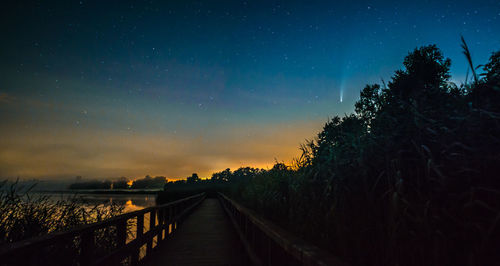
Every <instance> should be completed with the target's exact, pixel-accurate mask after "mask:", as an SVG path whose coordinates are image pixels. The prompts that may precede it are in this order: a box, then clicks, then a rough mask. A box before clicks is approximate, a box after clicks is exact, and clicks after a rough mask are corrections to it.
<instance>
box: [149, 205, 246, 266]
mask: <svg viewBox="0 0 500 266" xmlns="http://www.w3.org/2000/svg"><path fill="white" fill-rule="evenodd" d="M247 261H248V259H247V258H246V256H245V253H244V250H243V247H242V244H241V242H240V240H239V238H238V235H237V233H236V231H235V229H234V227H233V225H232V224H231V221H230V220H229V218H228V217H227V215H226V214H225V213H224V210H223V209H222V207H221V205H220V203H219V200H217V199H213V198H207V199H205V200H204V201H203V202H202V203H201V204H200V206H199V207H198V208H196V210H194V212H193V213H192V214H191V215H189V216H188V217H187V218H186V220H185V221H184V222H183V223H182V224H181V225H180V226H179V229H178V230H177V231H176V232H175V233H174V234H173V235H172V237H171V238H170V239H168V240H167V241H166V242H165V244H164V245H163V246H161V247H159V248H158V250H156V251H155V253H154V254H152V257H151V258H149V259H147V260H146V261H144V262H145V265H158V266H160V265H193V266H195V265H214V266H215V265H221V266H222V265H245V264H247V263H246V262H247Z"/></svg>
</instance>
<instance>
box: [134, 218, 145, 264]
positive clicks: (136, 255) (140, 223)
mask: <svg viewBox="0 0 500 266" xmlns="http://www.w3.org/2000/svg"><path fill="white" fill-rule="evenodd" d="M143 232H144V214H139V215H137V228H136V236H135V239H136V241H137V242H138V243H139V244H138V247H137V250H134V252H133V253H132V265H138V264H139V258H140V256H141V247H142V243H141V242H142V241H141V240H142V234H143Z"/></svg>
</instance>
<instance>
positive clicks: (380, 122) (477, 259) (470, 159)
mask: <svg viewBox="0 0 500 266" xmlns="http://www.w3.org/2000/svg"><path fill="white" fill-rule="evenodd" d="M463 47H464V53H465V55H466V56H467V59H468V60H469V62H470V67H471V70H472V73H473V76H474V83H473V84H464V85H460V86H457V85H455V84H452V83H450V82H449V79H450V75H449V67H450V64H451V63H450V61H449V59H446V58H444V57H443V56H442V54H441V51H440V50H439V49H438V48H437V47H435V46H426V47H421V48H418V49H415V50H414V51H413V52H411V53H409V55H408V56H407V57H406V58H405V60H404V63H403V65H404V68H403V69H402V70H398V71H396V72H395V74H394V76H393V78H392V80H391V81H390V82H389V83H388V85H387V86H383V87H381V86H380V85H378V84H374V85H367V86H366V87H365V88H364V89H363V90H362V92H361V97H360V100H359V101H358V102H357V103H356V106H355V110H356V113H354V114H352V115H346V116H345V117H334V118H333V119H331V120H330V121H328V122H327V123H326V124H325V126H324V128H323V130H322V131H321V132H320V133H318V136H317V138H316V139H315V140H313V141H311V142H309V143H307V144H306V145H304V146H303V148H302V150H303V155H302V156H301V157H300V158H299V159H297V160H296V161H295V162H294V165H292V166H285V165H283V164H277V165H276V166H275V167H274V168H273V169H271V170H268V171H262V172H259V173H257V174H256V175H255V176H252V177H251V178H250V180H249V181H248V182H246V183H245V186H244V188H243V189H242V190H241V191H240V192H239V193H235V194H234V196H235V197H239V199H240V200H241V201H242V202H244V203H245V204H247V205H249V206H250V207H252V208H254V209H256V210H258V211H259V212H260V213H262V214H263V215H265V216H267V217H269V218H271V219H272V220H274V221H276V222H277V223H279V224H281V225H282V226H284V227H286V228H288V229H290V230H292V231H294V232H296V233H298V234H300V235H301V236H302V237H304V238H306V239H309V240H310V241H312V242H314V243H316V244H318V245H321V246H323V247H324V248H327V249H329V250H330V251H331V252H333V253H334V254H337V255H338V256H340V257H341V258H342V259H344V260H345V261H347V262H350V263H352V264H353V265H477V266H479V265H498V261H500V253H498V247H500V179H499V176H500V52H497V53H494V54H492V57H491V58H490V61H489V62H488V63H487V64H485V65H484V66H483V69H482V70H483V73H482V74H481V75H478V74H477V73H476V70H477V69H474V66H473V64H472V58H471V56H470V52H469V50H468V48H467V46H466V44H465V42H464V43H463Z"/></svg>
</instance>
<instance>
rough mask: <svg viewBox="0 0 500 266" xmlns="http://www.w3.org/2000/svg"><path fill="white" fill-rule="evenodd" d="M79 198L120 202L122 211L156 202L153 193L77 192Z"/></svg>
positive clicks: (60, 196)
mask: <svg viewBox="0 0 500 266" xmlns="http://www.w3.org/2000/svg"><path fill="white" fill-rule="evenodd" d="M40 195H47V196H50V198H51V199H53V200H60V199H67V198H71V197H74V196H75V195H74V194H66V193H64V194H61V193H60V194H57V193H43V194H40ZM77 197H78V198H81V199H82V200H84V201H85V202H87V203H89V204H90V205H95V204H110V203H114V204H120V205H122V206H123V207H124V212H131V211H137V210H140V209H144V208H146V207H150V206H154V205H155V204H156V202H155V199H156V195H155V194H86V193H78V194H77Z"/></svg>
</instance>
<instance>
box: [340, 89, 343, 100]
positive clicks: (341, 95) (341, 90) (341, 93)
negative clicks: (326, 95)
mask: <svg viewBox="0 0 500 266" xmlns="http://www.w3.org/2000/svg"><path fill="white" fill-rule="evenodd" d="M343 100H344V90H343V89H340V102H342V101H343Z"/></svg>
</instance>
